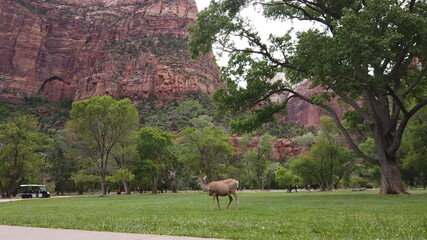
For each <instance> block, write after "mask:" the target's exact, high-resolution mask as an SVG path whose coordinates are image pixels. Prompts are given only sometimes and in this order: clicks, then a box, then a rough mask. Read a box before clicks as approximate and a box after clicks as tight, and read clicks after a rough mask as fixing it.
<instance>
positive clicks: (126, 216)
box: [0, 191, 427, 240]
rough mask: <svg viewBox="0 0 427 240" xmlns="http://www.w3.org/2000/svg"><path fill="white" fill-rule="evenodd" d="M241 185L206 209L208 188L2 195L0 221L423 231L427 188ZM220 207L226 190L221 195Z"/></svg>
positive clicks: (184, 229) (339, 234)
mask: <svg viewBox="0 0 427 240" xmlns="http://www.w3.org/2000/svg"><path fill="white" fill-rule="evenodd" d="M412 193H413V195H411V196H401V195H387V196H382V195H378V194H377V191H369V192H338V193H318V192H316V193H314V192H312V193H304V192H301V193H285V192H263V193H259V192H258V193H250V192H243V193H239V196H240V209H239V210H236V209H235V208H234V206H235V205H234V203H235V202H234V201H233V204H232V207H230V209H229V210H227V211H225V210H221V211H218V210H217V209H215V210H213V211H212V210H211V206H210V203H211V202H210V201H211V198H210V197H209V196H208V195H207V194H201V193H200V194H199V193H191V194H159V195H132V196H125V195H120V196H109V197H98V196H89V197H87V196H86V197H71V198H56V199H55V198H53V199H31V200H27V201H17V202H6V203H0V225H20V226H35V227H51V228H69V229H84V230H99V231H112V232H128V233H146V234H167V235H179V236H199V237H213V238H229V239H251V240H252V239H254V240H255V239H427V191H412ZM221 200H222V201H221V203H222V206H223V207H225V206H226V203H227V201H228V199H227V198H221Z"/></svg>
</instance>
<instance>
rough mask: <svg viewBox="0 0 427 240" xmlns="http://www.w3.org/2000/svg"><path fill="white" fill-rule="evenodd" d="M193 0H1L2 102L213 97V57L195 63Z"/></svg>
mask: <svg viewBox="0 0 427 240" xmlns="http://www.w3.org/2000/svg"><path fill="white" fill-rule="evenodd" d="M196 14H197V6H196V3H195V1H194V0H2V3H1V4H0V21H1V24H0V98H9V99H10V98H22V97H25V96H33V95H36V94H39V95H42V96H44V97H47V98H49V99H52V100H60V99H63V98H71V99H72V100H78V99H85V98H89V97H92V96H95V95H103V94H109V95H112V96H126V97H130V98H138V97H148V96H154V95H155V96H157V97H159V98H174V97H178V96H179V95H181V94H183V93H188V92H203V93H211V92H213V90H214V89H215V88H217V87H218V86H219V85H220V83H219V82H218V78H219V72H218V68H217V66H216V64H215V63H214V61H213V56H208V57H202V58H201V59H199V60H197V61H193V60H191V59H190V57H189V52H188V50H187V37H188V32H187V29H186V26H187V25H188V24H191V23H194V22H195V18H196Z"/></svg>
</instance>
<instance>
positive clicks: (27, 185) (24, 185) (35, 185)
mask: <svg viewBox="0 0 427 240" xmlns="http://www.w3.org/2000/svg"><path fill="white" fill-rule="evenodd" d="M20 187H46V185H39V184H23V185H20Z"/></svg>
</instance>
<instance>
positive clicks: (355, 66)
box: [189, 0, 427, 194]
mask: <svg viewBox="0 0 427 240" xmlns="http://www.w3.org/2000/svg"><path fill="white" fill-rule="evenodd" d="M251 4H256V5H257V6H259V7H261V8H262V10H263V11H262V12H261V13H260V14H262V15H264V16H265V17H267V18H270V19H276V20H279V21H283V25H286V24H287V22H286V21H287V20H293V19H298V20H301V21H310V22H312V23H316V24H317V25H318V26H319V27H318V28H317V29H310V30H307V31H301V32H297V31H296V30H291V32H289V33H288V34H284V35H281V36H278V35H273V34H272V35H270V37H269V38H268V40H266V41H264V40H263V39H262V38H261V36H260V35H259V33H258V32H257V30H256V29H254V27H253V26H252V25H250V24H249V23H248V21H249V20H248V19H247V18H244V17H242V15H241V14H240V13H241V11H242V10H243V9H245V8H246V7H247V6H249V5H251ZM425 26H427V3H426V2H425V1H421V0H419V1H417V0H410V1H403V0H351V1H335V0H323V1H320V0H238V1H236V0H223V1H212V2H211V4H210V6H209V7H208V8H207V9H205V10H203V11H201V12H200V13H199V14H198V17H197V24H195V25H191V26H190V27H189V30H190V39H189V45H190V52H191V54H192V56H193V57H196V56H197V55H199V54H200V53H203V54H206V53H208V52H210V51H211V46H212V44H214V43H217V44H218V46H219V47H220V48H221V49H222V50H223V51H226V52H229V53H230V61H229V64H228V67H225V68H224V69H223V74H222V78H223V79H222V80H223V81H224V82H225V84H226V88H225V89H221V90H219V91H217V92H216V94H215V96H214V97H215V99H216V101H217V102H218V103H219V109H221V110H223V111H232V112H233V111H234V112H239V111H246V110H248V109H254V110H253V111H252V113H253V115H252V116H251V117H249V118H248V119H247V120H244V121H236V122H234V123H233V127H234V129H235V130H241V131H242V130H246V131H250V130H252V129H254V128H256V127H258V126H259V125H261V124H262V123H263V122H266V121H269V120H271V119H272V117H273V115H274V114H276V113H281V112H284V111H285V109H286V103H287V102H288V100H289V99H291V98H296V97H298V98H300V99H302V100H304V101H307V102H309V103H312V104H315V105H317V106H320V107H322V108H324V109H325V110H326V111H328V112H329V114H330V115H331V116H332V117H333V118H334V120H335V123H336V124H337V126H338V127H339V129H340V130H341V131H342V133H343V134H344V136H345V138H346V140H347V142H348V144H349V145H350V146H351V148H352V149H353V150H354V151H355V152H356V153H357V154H358V155H359V156H360V157H362V158H363V159H364V160H366V161H369V162H372V163H374V164H377V165H379V166H380V169H381V189H380V193H381V194H387V193H400V194H406V193H408V192H407V191H406V188H405V186H404V184H403V182H402V178H401V173H400V169H399V160H398V157H397V155H396V152H397V151H398V150H399V147H400V145H401V141H402V135H403V133H404V130H405V128H406V126H407V124H408V122H409V120H410V119H411V117H412V116H413V115H414V114H415V113H416V112H417V111H419V110H420V109H421V108H422V107H424V106H425V105H426V104H427V96H426V91H423V89H425V88H426V86H427V76H426V71H427V68H426V67H425V65H426V64H427V28H426V27H425ZM292 33H296V34H294V35H295V36H296V37H293V35H292ZM230 36H237V37H240V38H242V39H246V40H247V41H248V43H249V44H248V47H247V48H244V47H239V46H238V45H237V44H234V43H233V41H232V40H231V39H232V38H230ZM284 71H285V72H286V78H287V81H271V80H270V79H273V77H274V76H275V75H276V74H277V73H278V72H284ZM305 79H309V80H310V81H311V82H312V87H319V88H322V89H324V90H325V91H324V92H323V93H322V94H319V95H316V96H312V97H308V96H304V95H302V94H301V93H298V92H295V91H294V90H293V88H292V86H293V84H298V83H300V82H302V81H303V80H305ZM242 81H244V82H246V87H245V88H242V87H240V86H239V84H238V83H239V82H242ZM275 94H283V95H284V98H283V101H281V102H279V103H275V102H272V101H270V99H271V98H270V97H271V96H272V95H275ZM331 99H335V100H336V101H339V102H342V105H343V107H345V108H348V109H354V110H355V111H357V113H358V114H359V115H360V116H361V117H362V118H363V120H364V122H365V123H366V124H368V126H369V130H370V135H371V136H372V137H373V138H374V140H375V147H376V156H375V157H370V156H367V155H366V154H364V153H363V152H362V151H361V150H360V149H359V148H358V144H357V142H355V141H354V140H353V139H352V137H351V135H350V134H349V132H348V131H347V129H346V128H345V127H344V126H343V124H342V123H341V120H340V118H339V116H338V115H337V113H336V112H335V111H334V110H333V108H331V106H330V105H329V104H328V103H329V100H331ZM261 102H262V103H263V104H264V105H263V106H264V107H263V108H259V103H261Z"/></svg>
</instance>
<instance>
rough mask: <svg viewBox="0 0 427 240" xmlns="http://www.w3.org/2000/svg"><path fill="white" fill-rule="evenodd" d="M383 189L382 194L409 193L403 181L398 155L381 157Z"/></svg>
mask: <svg viewBox="0 0 427 240" xmlns="http://www.w3.org/2000/svg"><path fill="white" fill-rule="evenodd" d="M379 160H380V168H381V189H380V194H409V193H408V192H407V191H406V188H405V185H404V184H403V181H402V176H401V174H400V168H399V164H398V161H397V158H396V157H393V158H380V159H379Z"/></svg>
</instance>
